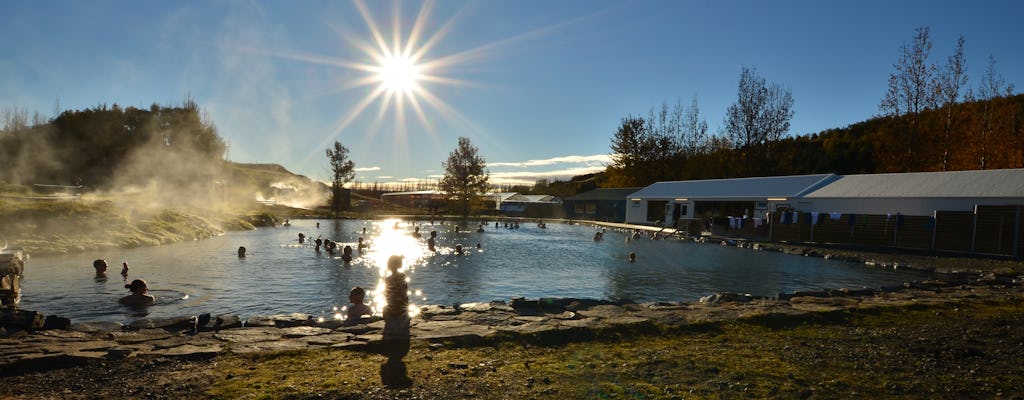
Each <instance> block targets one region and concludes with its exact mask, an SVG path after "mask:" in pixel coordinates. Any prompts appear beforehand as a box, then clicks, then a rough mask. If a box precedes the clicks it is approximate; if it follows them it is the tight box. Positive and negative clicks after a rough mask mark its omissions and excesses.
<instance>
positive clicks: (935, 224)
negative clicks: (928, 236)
mask: <svg viewBox="0 0 1024 400" xmlns="http://www.w3.org/2000/svg"><path fill="white" fill-rule="evenodd" d="M938 232H939V211H938V210H933V211H932V251H935V236H936V235H937V234H938Z"/></svg>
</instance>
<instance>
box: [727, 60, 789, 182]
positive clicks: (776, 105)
mask: <svg viewBox="0 0 1024 400" xmlns="http://www.w3.org/2000/svg"><path fill="white" fill-rule="evenodd" d="M736 97H737V99H736V102H735V103H733V104H731V105H729V108H728V109H727V110H726V119H725V131H726V134H727V135H728V136H729V139H730V140H731V141H732V143H733V145H734V146H736V149H738V150H741V151H742V152H743V154H744V155H745V158H746V163H745V164H746V167H747V173H750V174H752V173H754V171H765V170H766V169H765V168H766V167H768V166H770V165H771V159H772V155H771V145H772V143H773V142H776V141H778V140H779V139H781V138H782V135H784V134H785V133H786V132H788V131H789V121H790V119H792V118H793V94H792V92H791V91H790V90H789V89H787V88H784V87H782V86H781V85H779V84H775V83H773V84H770V85H769V84H768V83H767V82H766V81H765V79H764V78H763V77H761V76H758V75H757V71H756V70H755V69H754V68H748V67H743V71H741V72H740V80H739V84H738V90H737V93H736Z"/></svg>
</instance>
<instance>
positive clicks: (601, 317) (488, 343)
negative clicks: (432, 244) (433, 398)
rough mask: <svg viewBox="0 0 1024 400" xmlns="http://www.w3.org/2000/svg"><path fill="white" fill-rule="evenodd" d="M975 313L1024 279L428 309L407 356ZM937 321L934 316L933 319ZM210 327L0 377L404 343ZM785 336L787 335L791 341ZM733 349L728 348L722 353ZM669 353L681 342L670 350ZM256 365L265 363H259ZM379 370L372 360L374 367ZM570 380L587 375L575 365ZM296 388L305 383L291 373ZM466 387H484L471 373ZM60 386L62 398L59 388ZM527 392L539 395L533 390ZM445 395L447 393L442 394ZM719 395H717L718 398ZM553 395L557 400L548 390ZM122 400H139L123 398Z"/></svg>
mask: <svg viewBox="0 0 1024 400" xmlns="http://www.w3.org/2000/svg"><path fill="white" fill-rule="evenodd" d="M1001 305H1003V306H1001ZM973 307H982V308H984V307H997V308H998V307H1016V308H1020V307H1024V280H1022V279H1021V277H1016V278H1013V279H1007V278H998V279H995V280H993V279H991V277H987V276H985V275H975V276H960V277H959V279H957V280H935V281H922V282H913V283H907V284H905V285H902V286H900V287H893V288H887V289H872V290H866V289H865V290H843V289H836V290H823V291H816V292H797V293H792V294H789V295H786V296H779V297H777V298H766V297H751V296H745V295H738V294H728V293H719V294H716V295H712V296H708V297H707V298H705V299H702V300H701V301H697V302H687V303H683V302H658V303H642V304H621V303H619V304H617V303H612V302H603V301H596V300H583V299H520V300H515V301H512V302H508V303H506V302H490V303H471V304H464V305H461V306H459V307H458V308H457V309H456V308H452V307H445V306H424V307H422V308H421V312H420V314H419V315H417V316H416V317H414V318H413V319H412V323H411V324H410V325H411V326H410V328H409V329H410V331H409V339H410V342H409V343H410V344H408V345H407V346H409V348H410V350H407V351H408V352H409V356H405V359H406V360H407V361H406V362H409V363H418V364H422V363H427V365H435V364H437V363H439V362H440V365H437V366H436V368H434V369H437V368H440V369H441V370H445V369H447V370H449V371H451V370H452V369H454V370H456V371H458V370H461V369H462V368H469V370H474V369H473V368H474V367H472V365H475V364H469V365H470V366H468V367H463V365H464V364H463V361H459V360H461V359H462V358H465V357H470V356H469V355H467V354H466V353H465V352H469V353H470V354H479V353H481V352H482V353H489V352H492V351H495V350H494V349H499V350H497V351H499V352H500V351H510V350H500V349H509V347H508V346H513V347H512V349H513V350H514V349H515V348H519V347H518V346H525V347H526V348H530V347H531V346H540V347H539V348H547V347H550V346H553V348H560V347H564V346H570V345H579V346H583V347H582V348H593V347H597V348H601V347H602V346H604V345H603V344H602V343H606V342H607V341H608V340H612V341H613V342H614V341H625V342H628V343H634V342H635V343H636V346H641V347H640V348H648V347H649V346H650V345H644V344H643V343H644V341H645V340H655V339H654V338H659V337H663V336H665V335H669V336H681V339H680V340H697V339H698V338H699V337H701V336H702V335H707V334H709V333H710V334H711V335H712V337H713V336H714V335H719V334H721V333H714V332H722V331H723V330H728V329H733V328H730V327H734V326H737V325H735V324H743V325H744V326H745V325H750V326H766V327H772V326H777V327H787V326H788V327H807V326H811V327H813V326H820V328H817V329H826V330H828V329H831V328H828V327H829V326H833V324H839V325H838V326H845V325H847V324H851V323H852V324H853V325H854V326H856V325H858V323H855V322H852V321H851V322H844V321H847V320H848V319H850V318H854V319H856V318H857V317H855V316H858V315H864V316H876V315H886V314H890V313H895V314H897V315H899V314H903V313H907V312H914V313H923V315H934V316H941V315H945V314H951V315H954V314H956V313H957V310H960V309H971V308H973ZM901 310H903V311H901ZM929 310H934V311H929ZM996 312H998V311H996ZM968 315H969V314H968ZM997 315H998V314H997ZM1011 315H1012V314H1011ZM1006 317H1009V315H1007V316H1006ZM904 318H906V317H904ZM932 318H933V317H927V318H926V319H925V320H924V321H927V320H931V319H932ZM958 318H959V317H958ZM1004 319H1005V318H1004ZM999 320H1000V319H997V321H999ZM199 322H200V321H197V320H193V319H191V318H176V319H165V320H144V321H139V322H138V323H136V324H133V326H130V327H128V326H126V327H124V328H121V329H113V330H110V329H104V328H103V327H97V326H91V327H90V326H88V325H87V324H79V325H77V326H72V327H71V329H54V330H44V331H36V332H25V331H22V332H15V333H14V334H12V335H6V336H2V337H0V371H3V372H2V373H0V376H3V377H5V378H3V379H4V380H5V382H17V384H16V385H15V384H12V385H11V386H9V387H7V388H5V389H0V394H7V395H19V396H27V397H34V396H33V395H32V394H29V393H35V392H26V391H27V390H39V389H38V388H35V385H33V384H32V383H31V382H35V381H36V380H37V379H40V378H39V377H52V378H53V379H61V380H65V381H66V382H65V384H71V385H78V386H83V387H88V388H93V386H94V385H93V384H92V383H90V382H95V383H96V384H98V385H100V387H97V388H95V389H96V390H99V392H100V393H108V392H109V393H119V392H112V391H116V390H118V389H117V388H116V387H109V385H106V384H103V383H101V382H103V381H102V380H99V381H89V382H86V381H81V380H79V379H81V378H78V376H80V375H79V374H81V373H82V372H81V371H80V370H79V368H85V369H95V368H96V367H97V366H103V367H102V368H103V369H101V370H107V369H109V368H118V369H125V371H126V373H128V374H143V375H144V376H149V375H146V374H151V373H153V372H147V371H148V370H147V369H140V368H141V365H151V364H153V363H154V362H155V363H156V364H158V365H163V366H176V365H180V366H187V367H182V368H186V369H188V370H193V369H196V368H197V367H199V369H201V370H209V369H217V368H219V367H217V365H218V364H219V363H220V362H228V363H229V364H230V363H231V362H232V361H231V360H238V361H240V362H242V363H243V364H242V365H249V367H248V369H249V370H250V371H251V370H253V369H257V368H261V367H259V365H260V364H262V363H263V362H264V361H267V362H274V361H273V360H281V361H280V362H283V363H284V364H283V365H284V366H286V367H287V368H300V367H301V365H303V364H304V362H302V361H298V360H302V359H308V358H314V359H315V358H318V357H322V356H321V355H323V356H326V357H329V358H330V359H335V358H344V359H348V358H350V357H353V358H355V359H363V358H365V357H381V355H382V354H384V355H386V354H388V352H389V351H391V350H390V349H392V346H393V343H392V344H389V343H390V342H388V341H387V339H386V338H385V337H384V336H383V331H384V326H385V324H386V323H385V321H383V320H381V319H379V318H378V319H375V320H373V321H370V322H368V323H365V324H358V325H344V324H341V323H340V322H335V321H327V322H325V323H319V322H317V321H316V320H315V319H313V318H312V317H311V316H309V315H305V314H288V315H275V316H267V317H259V318H250V319H249V320H248V321H246V323H245V324H244V325H245V326H242V325H243V324H242V322H241V321H239V320H237V318H235V319H232V318H231V317H230V316H218V317H211V318H210V319H209V320H207V321H202V322H203V324H201V325H200V324H199ZM1002 323H1003V324H1008V323H1009V324H1012V326H1024V320H1020V321H1017V323H1016V324H1014V323H1011V322H1009V321H1007V322H1002ZM808 324H809V325H808ZM1000 326H1001V325H1000ZM1008 326H1011V325H1008ZM775 329H778V328H775ZM784 329H792V328H784ZM805 329H806V328H805ZM812 329H814V328H812ZM850 329H854V330H856V329H863V328H855V327H854V328H850ZM883 331H884V330H883ZM744 335H745V334H744ZM918 335H921V333H918ZM858 336H860V335H858ZM740 337H746V336H740ZM784 337H786V335H783V338H784ZM614 338H618V339H614ZM645 338H649V339H645ZM780 339H781V338H780ZM781 340H787V341H788V340H789V339H781ZM915 340H920V338H919V337H918V338H917V339H915ZM999 343H1002V341H1000V342H999ZM722 344H724V343H720V344H718V345H722ZM794 345H795V343H794ZM659 346H671V345H669V344H667V343H666V344H661V345H659ZM1006 346H1011V347H1016V346H1017V344H1016V342H1012V343H1007V344H1006ZM459 349H465V350H459ZM1018 350H1019V348H1018ZM460 351H461V352H463V353H459V354H461V355H458V356H457V357H459V359H457V360H456V361H454V362H453V361H450V360H449V361H439V360H447V359H446V358H444V357H446V356H445V354H448V353H447V352H451V354H455V353H456V352H460ZM606 351H608V350H606ZM324 352H328V353H324ZM338 352H342V353H338ZM536 352H537V350H533V351H528V352H527V354H530V353H534V354H536ZM1018 352H1019V351H1018ZM328 354H334V355H333V356H328ZM883 354H884V353H883ZM414 355H415V356H414ZM410 357H413V358H410ZM435 357H437V358H438V359H435ZM720 357H721V356H718V357H717V358H720ZM376 359H380V358H376ZM531 359H532V358H525V359H522V360H520V362H521V361H523V360H526V361H527V365H526V367H527V369H529V360H531ZM218 360H220V361H218ZM245 360H250V361H245ZM255 360H261V361H258V362H257V363H252V361H255ZM288 360H294V361H288ZM637 361H643V360H637ZM736 361H739V362H742V361H741V360H736ZM538 362H539V361H538ZM624 362H626V361H624ZM275 363H277V362H275ZM418 364H417V365H418ZM276 365H278V367H268V368H270V370H268V371H267V372H265V373H266V374H270V376H273V377H277V376H281V375H280V373H277V372H274V370H276V369H277V368H281V367H282V366H281V365H280V364H276ZM375 365H376V364H373V363H371V364H369V365H368V366H375ZM381 365H385V364H381ZM616 365H617V364H616ZM446 366H447V367H446ZM623 366H625V364H623ZM506 368H507V366H506ZM599 369H601V368H599ZM615 369H618V368H615ZM65 371H66V372H65ZM494 371H495V372H497V371H498V370H497V369H495V370H494ZM568 372H569V373H571V374H577V373H583V371H575V370H572V369H571V368H570V371H568ZM423 373H426V372H423ZM450 373H451V372H449V373H448V374H450ZM232 374H235V373H229V374H228V375H227V376H226V377H225V376H221V377H220V378H217V381H218V382H219V383H218V384H219V385H230V384H231V382H232V381H233V380H236V379H239V378H234V379H233V378H232ZM300 375H301V373H300ZM204 376H207V375H204ZM417 376H419V375H417ZM456 376H460V375H456ZM498 376H503V375H501V374H499V375H498ZM533 376H536V375H533ZM152 378H156V377H155V376H154V377H152ZM46 379H49V378H46ZM225 379H226V380H225ZM249 379H257V378H255V377H254V378H249ZM271 379H274V378H271ZM282 379H284V378H283V377H282ZM288 379H294V378H293V377H290V376H289V377H288ZM381 379H382V381H381V382H380V383H379V384H377V383H374V381H369V382H368V383H367V384H369V385H370V387H377V388H378V389H376V390H386V392H385V393H386V397H373V398H407V396H406V395H403V394H402V393H403V392H402V390H405V389H401V388H397V389H396V388H392V387H390V386H389V385H388V383H387V382H386V381H384V376H383V375H382V377H381ZM465 379H475V378H472V377H471V376H467V377H466V378H465ZM500 379H504V378H500ZM524 379H527V378H524ZM537 379H539V378H537ZM417 381H418V382H420V383H421V384H423V385H426V386H428V387H433V386H432V385H433V384H431V383H429V382H428V381H426V380H425V379H422V378H420V379H418V380H417ZM492 383H493V382H492ZM363 386H365V385H363ZM541 386H543V385H541ZM260 387H261V386H259V385H257V386H256V387H255V388H251V389H259V390H273V389H271V387H263V388H262V389H260ZM57 389H58V390H59V387H58V388H57ZM208 389H210V388H209V387H208V386H206V385H199V386H197V387H193V386H190V385H184V386H182V390H185V391H186V392H187V393H193V394H200V393H204V392H205V391H206V390H208ZM526 389H531V390H532V389H533V388H532V386H527V387H526ZM227 390H229V392H228V393H235V394H234V395H230V396H229V397H234V396H238V395H240V394H242V393H240V392H231V391H230V389H227ZM442 390H443V389H442ZM711 390H714V389H711ZM171 393H177V392H171ZM207 393H208V392H207ZM271 393H273V392H271ZM438 393H444V392H443V391H442V392H438ZM438 393H435V395H439V394H438ZM474 393H475V394H474ZM478 393H479V392H476V391H471V392H469V393H467V394H463V395H460V396H459V397H461V398H476V397H478V396H479V394H478ZM711 393H714V392H709V393H708V394H709V395H710V394H711ZM826 393H827V392H826ZM551 394H553V392H552V393H547V395H551ZM222 395H223V392H222ZM547 395H543V393H542V395H541V397H545V398H546V397H548V396H547ZM777 395H778V393H775V394H771V393H769V394H768V395H767V396H762V397H763V398H772V397H777ZM58 397H64V396H58ZM113 397H135V396H134V395H132V394H130V393H129V394H124V393H122V394H121V395H118V396H113ZM180 397H182V396H181V394H180V393H177V394H174V395H170V397H168V398H180ZM783 397H788V396H783ZM800 397H803V396H800ZM157 398H162V397H159V396H157ZM344 398H349V397H344ZM356 398H359V397H356ZM668 398H672V396H668Z"/></svg>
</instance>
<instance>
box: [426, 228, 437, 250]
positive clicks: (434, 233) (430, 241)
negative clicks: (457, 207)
mask: <svg viewBox="0 0 1024 400" xmlns="http://www.w3.org/2000/svg"><path fill="white" fill-rule="evenodd" d="M436 240H437V231H430V237H429V238H427V249H430V251H437V249H436V248H435V247H434V245H435V241H436Z"/></svg>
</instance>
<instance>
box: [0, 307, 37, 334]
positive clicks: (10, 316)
mask: <svg viewBox="0 0 1024 400" xmlns="http://www.w3.org/2000/svg"><path fill="white" fill-rule="evenodd" d="M43 323H44V319H43V314H40V313H39V312H37V311H24V310H16V309H15V310H4V312H3V314H0V325H7V326H13V327H17V328H21V329H24V330H27V331H35V330H39V329H41V328H42V327H43Z"/></svg>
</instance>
